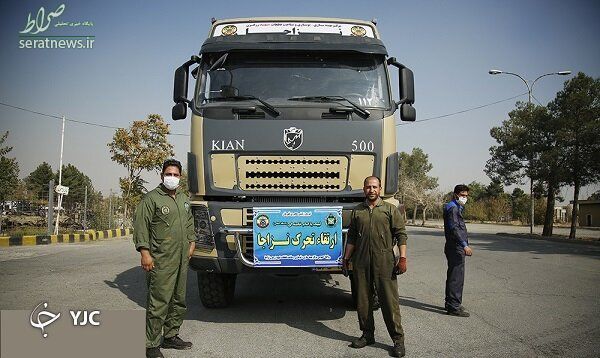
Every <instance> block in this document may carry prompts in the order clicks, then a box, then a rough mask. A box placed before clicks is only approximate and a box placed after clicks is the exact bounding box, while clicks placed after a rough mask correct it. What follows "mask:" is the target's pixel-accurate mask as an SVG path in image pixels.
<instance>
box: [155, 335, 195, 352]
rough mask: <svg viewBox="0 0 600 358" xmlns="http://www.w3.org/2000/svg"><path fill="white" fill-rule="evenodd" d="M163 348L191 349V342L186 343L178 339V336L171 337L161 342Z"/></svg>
mask: <svg viewBox="0 0 600 358" xmlns="http://www.w3.org/2000/svg"><path fill="white" fill-rule="evenodd" d="M161 347H163V348H173V349H180V350H181V349H191V348H192V342H186V341H184V340H183V339H181V338H179V336H177V335H176V336H173V337H170V338H165V339H164V340H163V343H162V346H161Z"/></svg>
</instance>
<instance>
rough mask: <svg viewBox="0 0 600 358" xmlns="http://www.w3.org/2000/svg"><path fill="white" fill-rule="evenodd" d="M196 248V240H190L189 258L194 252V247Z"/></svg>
mask: <svg viewBox="0 0 600 358" xmlns="http://www.w3.org/2000/svg"><path fill="white" fill-rule="evenodd" d="M195 248H196V242H195V241H192V242H190V248H189V250H188V260H189V259H190V257H192V255H193V254H194V249H195Z"/></svg>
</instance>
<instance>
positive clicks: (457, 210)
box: [444, 200, 469, 310]
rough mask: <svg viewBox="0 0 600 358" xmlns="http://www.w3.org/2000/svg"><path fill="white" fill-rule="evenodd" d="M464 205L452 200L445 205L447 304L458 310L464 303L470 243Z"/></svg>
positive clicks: (447, 307)
mask: <svg viewBox="0 0 600 358" xmlns="http://www.w3.org/2000/svg"><path fill="white" fill-rule="evenodd" d="M462 212H463V207H462V206H461V205H460V204H458V203H457V202H456V200H452V201H451V202H449V203H447V204H446V205H445V206H444V236H446V245H444V254H445V255H446V259H447V260H448V270H447V272H446V298H445V306H446V309H448V310H458V309H460V307H461V305H462V294H463V287H464V283H465V250H464V248H465V247H466V246H468V245H469V241H468V239H467V226H466V225H465V220H464V219H463V216H462Z"/></svg>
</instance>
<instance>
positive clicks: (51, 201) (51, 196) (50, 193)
mask: <svg viewBox="0 0 600 358" xmlns="http://www.w3.org/2000/svg"><path fill="white" fill-rule="evenodd" d="M47 218H48V235H52V232H54V227H53V226H52V222H53V220H54V179H52V180H50V182H49V183H48V214H47Z"/></svg>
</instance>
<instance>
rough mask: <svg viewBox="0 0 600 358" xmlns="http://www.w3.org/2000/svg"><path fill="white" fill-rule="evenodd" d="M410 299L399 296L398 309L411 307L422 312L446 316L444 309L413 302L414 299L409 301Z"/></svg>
mask: <svg viewBox="0 0 600 358" xmlns="http://www.w3.org/2000/svg"><path fill="white" fill-rule="evenodd" d="M410 298H413V297H405V296H400V307H403V306H406V307H412V308H416V309H418V310H423V311H427V312H433V313H439V314H443V315H445V314H446V309H445V308H444V307H440V306H435V305H430V304H429V303H423V302H419V301H415V300H414V299H410Z"/></svg>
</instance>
